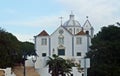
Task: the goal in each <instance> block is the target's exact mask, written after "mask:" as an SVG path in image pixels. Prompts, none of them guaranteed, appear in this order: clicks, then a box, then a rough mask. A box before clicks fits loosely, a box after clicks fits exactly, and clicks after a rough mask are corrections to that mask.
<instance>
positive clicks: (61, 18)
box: [59, 16, 63, 26]
mask: <svg viewBox="0 0 120 76" xmlns="http://www.w3.org/2000/svg"><path fill="white" fill-rule="evenodd" d="M59 18H60V20H61V22H60V23H61V26H62V20H63V17H62V16H61V17H59Z"/></svg>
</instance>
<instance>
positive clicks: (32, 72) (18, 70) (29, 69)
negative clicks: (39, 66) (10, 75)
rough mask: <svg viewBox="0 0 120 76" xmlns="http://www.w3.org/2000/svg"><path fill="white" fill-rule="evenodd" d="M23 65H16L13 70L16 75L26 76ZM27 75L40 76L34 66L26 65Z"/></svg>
mask: <svg viewBox="0 0 120 76" xmlns="http://www.w3.org/2000/svg"><path fill="white" fill-rule="evenodd" d="M23 69H24V68H23V66H17V67H14V69H13V71H14V73H15V74H16V76H24V75H23ZM26 76H40V75H39V74H38V73H37V72H36V71H35V70H34V68H33V67H26Z"/></svg>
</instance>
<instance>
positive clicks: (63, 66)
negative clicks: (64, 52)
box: [46, 54, 74, 76]
mask: <svg viewBox="0 0 120 76" xmlns="http://www.w3.org/2000/svg"><path fill="white" fill-rule="evenodd" d="M46 65H49V73H50V74H51V75H52V76H59V75H62V76H65V74H67V75H70V74H71V73H70V72H71V70H72V67H73V66H74V64H73V63H72V62H70V61H69V60H65V59H63V58H61V57H59V56H57V55H55V54H54V55H53V57H49V60H47V63H46Z"/></svg>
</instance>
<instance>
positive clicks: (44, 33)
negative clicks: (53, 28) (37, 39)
mask: <svg viewBox="0 0 120 76" xmlns="http://www.w3.org/2000/svg"><path fill="white" fill-rule="evenodd" d="M38 36H49V34H48V33H47V32H46V31H45V30H43V31H42V32H41V33H40V34H38Z"/></svg>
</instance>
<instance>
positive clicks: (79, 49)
mask: <svg viewBox="0 0 120 76" xmlns="http://www.w3.org/2000/svg"><path fill="white" fill-rule="evenodd" d="M77 37H81V38H82V43H81V44H76V38H77ZM74 40H75V41H74V44H75V57H76V58H78V57H79V58H82V57H84V56H85V53H86V52H87V36H86V35H79V36H75V37H74ZM78 52H79V53H81V56H77V53H78Z"/></svg>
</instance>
